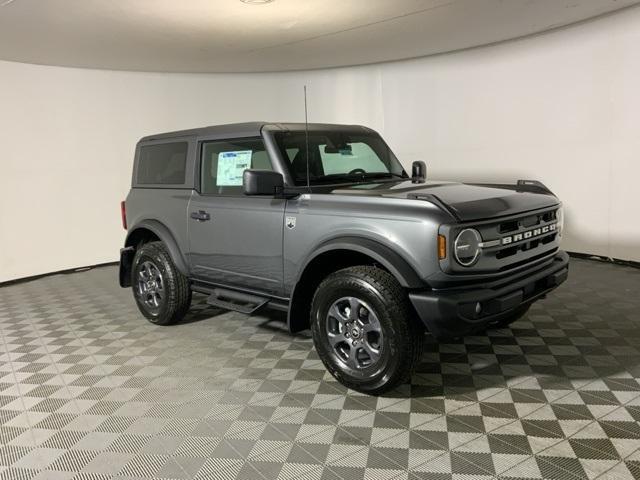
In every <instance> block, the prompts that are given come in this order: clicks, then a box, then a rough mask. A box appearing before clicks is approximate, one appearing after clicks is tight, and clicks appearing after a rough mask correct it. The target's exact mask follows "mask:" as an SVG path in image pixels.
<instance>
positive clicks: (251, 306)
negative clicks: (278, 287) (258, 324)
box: [207, 287, 269, 314]
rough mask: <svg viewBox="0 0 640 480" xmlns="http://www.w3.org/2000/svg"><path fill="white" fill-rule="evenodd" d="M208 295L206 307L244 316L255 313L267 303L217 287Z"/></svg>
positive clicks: (266, 299) (255, 296)
mask: <svg viewBox="0 0 640 480" xmlns="http://www.w3.org/2000/svg"><path fill="white" fill-rule="evenodd" d="M210 293H211V294H210V295H209V298H207V304H208V305H212V306H214V307H219V308H224V309H226V310H233V311H235V312H240V313H245V314H250V313H253V312H255V311H256V310H258V309H259V308H260V307H262V306H263V305H265V304H266V303H267V302H268V301H269V299H268V298H264V297H259V296H257V295H251V294H248V293H243V292H236V291H234V290H227V289H226V288H219V287H217V288H214V289H212V290H210Z"/></svg>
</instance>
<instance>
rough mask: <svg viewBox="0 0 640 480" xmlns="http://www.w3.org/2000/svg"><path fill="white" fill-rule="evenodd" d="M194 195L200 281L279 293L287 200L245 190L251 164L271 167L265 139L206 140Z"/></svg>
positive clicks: (193, 245) (194, 254) (192, 236)
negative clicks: (244, 176)
mask: <svg viewBox="0 0 640 480" xmlns="http://www.w3.org/2000/svg"><path fill="white" fill-rule="evenodd" d="M200 152H201V158H200V182H199V183H200V186H199V191H195V192H194V193H193V195H192V196H191V200H190V202H189V208H188V211H187V215H188V216H189V220H188V222H189V243H190V262H191V269H192V275H193V277H194V278H196V279H197V280H203V281H207V282H211V283H216V284H222V285H229V286H234V287H239V288H245V289H250V290H258V291H261V292H266V293H270V294H273V295H279V294H281V293H282V268H283V265H282V231H283V222H284V209H285V203H286V200H283V199H275V198H269V197H248V196H245V195H244V194H243V193H242V173H243V171H244V170H245V169H247V168H260V169H271V168H272V167H271V161H270V159H269V156H268V154H267V152H266V151H265V147H264V144H263V142H262V139H261V138H254V139H237V140H224V141H218V140H216V141H210V142H207V141H205V142H203V143H202V148H201V149H200Z"/></svg>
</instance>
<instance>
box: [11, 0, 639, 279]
mask: <svg viewBox="0 0 640 480" xmlns="http://www.w3.org/2000/svg"><path fill="white" fill-rule="evenodd" d="M637 45H640V9H638V8H634V9H629V10H626V11H623V12H620V13H617V14H614V15H610V16H607V17H603V18H601V19H598V20H594V21H590V22H586V23H582V24H579V25H576V26H573V27H569V28H565V29H562V30H558V31H555V32H551V33H547V34H543V35H539V36H535V37H531V38H526V39H522V40H517V41H512V42H507V43H503V44H499V45H495V46H490V47H484V48H478V49H473V50H468V51H463V52H458V53H452V54H447V55H440V56H435V57H428V58H422V59H416V60H411V61H403V62H393V63H387V64H381V65H371V66H363V67H349V68H343V69H333V70H322V71H309V72H288V73H275V74H239V75H233V74H220V75H214V74H211V75H209V74H196V75H189V74H162V73H133V72H117V71H102V70H83V69H71V68H60V67H45V66H36V65H26V64H19V63H11V62H0V87H1V88H0V108H1V110H0V145H1V147H0V148H1V149H0V282H2V281H6V280H11V279H15V278H21V277H26V276H30V275H36V274H40V273H45V272H50V271H57V270H62V269H67V268H73V267H78V266H83V265H91V264H96V263H102V262H110V261H115V260H116V259H117V252H118V249H119V247H120V245H121V243H122V240H123V238H124V231H123V230H122V228H121V226H120V218H119V201H120V200H121V199H123V198H124V197H125V195H126V193H127V190H128V186H129V180H130V170H131V160H132V154H133V147H134V145H135V142H136V141H137V139H138V138H140V137H141V136H143V135H147V134H150V133H154V132H161V131H167V130H172V129H182V128H191V127H197V126H203V125H211V124H216V123H227V122H235V121H246V120H261V119H264V120H274V121H278V120H283V121H299V120H302V119H303V103H302V86H303V85H304V84H305V83H306V84H307V85H308V86H309V96H310V98H309V111H310V120H312V121H318V122H344V123H361V124H365V125H368V126H371V127H373V128H375V129H377V130H379V131H380V132H381V133H382V134H383V135H384V136H385V137H386V138H387V140H388V141H389V143H390V144H391V146H392V148H393V149H394V150H395V151H396V153H397V154H398V156H399V157H400V158H401V160H402V161H403V162H404V164H405V166H409V165H410V162H411V161H412V160H416V159H422V160H425V161H426V162H427V164H428V170H429V176H430V177H431V178H442V179H445V178H446V179H459V180H479V181H485V180H487V181H493V180H500V181H515V180H516V179H518V178H533V179H539V180H542V181H544V182H545V183H546V184H547V185H548V186H549V187H550V188H551V189H553V190H554V191H555V192H556V193H557V194H558V195H559V196H560V197H561V198H562V200H563V201H564V203H565V205H566V209H567V233H566V238H565V243H564V245H565V247H566V248H567V249H568V250H572V251H579V252H585V253H593V254H598V255H604V256H611V257H616V258H621V259H627V260H635V261H640V222H639V221H638V220H640V218H639V217H640V215H639V213H638V200H637V198H638V197H637V195H636V192H635V185H636V182H637V178H639V177H640V166H639V165H638V160H637V159H638V157H639V156H640V135H638V133H637V131H638V127H637V125H638V121H637V116H638V114H637V112H639V111H640V95H638V85H640V55H638V53H637V52H638V50H637Z"/></svg>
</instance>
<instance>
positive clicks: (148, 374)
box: [0, 259, 640, 480]
mask: <svg viewBox="0 0 640 480" xmlns="http://www.w3.org/2000/svg"><path fill="white" fill-rule="evenodd" d="M281 320H282V318H281V316H280V315H278V314H271V315H270V316H267V315H258V316H253V317H247V316H243V315H240V314H237V313H230V312H224V311H219V310H215V309H213V308H210V307H207V306H206V305H205V304H204V303H203V298H201V297H198V298H196V302H195V305H194V307H193V308H192V312H191V313H190V314H189V316H188V318H187V319H186V320H185V321H184V322H182V323H181V324H179V325H175V326H172V327H157V326H153V325H151V324H150V323H148V322H147V321H146V320H144V318H143V317H142V316H141V315H140V314H139V313H138V311H137V309H136V307H135V305H134V302H133V300H132V298H131V294H130V292H129V291H128V290H122V289H120V288H119V287H118V286H117V281H116V269H115V267H104V268H98V269H94V270H90V271H86V272H82V273H74V274H68V275H58V276H52V277H47V278H42V279H39V280H35V281H32V282H27V283H21V284H15V285H9V286H5V287H2V288H0V330H1V343H0V479H11V480H14V479H86V480H102V479H109V478H118V479H134V478H135V479H140V478H167V479H191V478H194V479H233V478H238V479H251V480H256V479H257V480H268V479H298V478H299V479H304V480H312V479H364V478H366V479H422V478H424V479H436V480H440V479H442V480H444V479H453V478H455V479H471V478H487V479H489V478H496V477H497V478H503V479H541V478H549V479H567V480H572V479H587V478H588V479H595V478H599V479H603V480H604V479H615V480H619V479H626V478H636V479H638V478H640V270H638V269H634V268H630V267H622V266H616V265H611V264H604V263H598V262H593V261H588V260H580V259H573V260H572V264H571V273H570V279H569V280H568V281H567V283H566V284H564V285H563V286H562V287H561V288H560V289H558V290H557V291H556V292H555V293H553V294H552V295H550V296H549V297H548V298H547V299H545V300H543V301H541V302H538V303H537V304H535V305H534V306H533V307H532V309H531V310H530V312H529V314H528V315H527V316H525V317H524V318H523V319H521V320H520V321H518V322H516V323H515V324H513V325H512V328H510V329H502V330H494V331H490V332H487V333H486V334H482V335H477V336H471V337H467V338H464V339H461V340H456V341H450V342H446V343H437V342H435V341H433V340H432V339H431V338H428V339H427V340H428V343H427V349H426V352H425V354H424V356H423V358H422V363H421V365H420V368H419V371H418V373H417V374H416V375H414V377H413V379H412V381H411V384H407V385H403V386H402V387H401V388H399V389H397V390H396V391H394V392H392V393H391V394H388V395H385V396H381V397H371V396H366V395H361V394H358V393H356V392H353V391H350V390H348V389H346V388H345V387H343V386H342V385H340V384H339V383H337V382H336V381H335V380H334V379H333V378H332V377H331V376H330V375H329V374H328V373H327V372H326V371H325V369H324V367H323V365H322V363H321V362H320V361H319V359H318V357H317V355H316V353H315V351H314V349H313V345H312V341H311V339H310V337H309V336H308V335H307V334H302V335H297V336H290V335H289V334H288V333H287V332H286V331H285V329H284V326H283V324H282V323H281Z"/></svg>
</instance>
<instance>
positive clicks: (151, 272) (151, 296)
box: [136, 260, 164, 312]
mask: <svg viewBox="0 0 640 480" xmlns="http://www.w3.org/2000/svg"><path fill="white" fill-rule="evenodd" d="M136 290H137V294H138V297H139V298H140V300H141V301H142V303H144V305H145V306H146V307H147V308H148V309H149V310H150V311H152V312H154V311H157V310H158V309H159V308H160V304H161V302H162V299H163V298H164V279H163V277H162V273H161V272H160V269H159V268H158V267H157V265H156V264H155V263H153V262H151V261H149V260H147V261H145V262H143V263H142V265H140V269H139V270H138V281H137V284H136Z"/></svg>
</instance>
